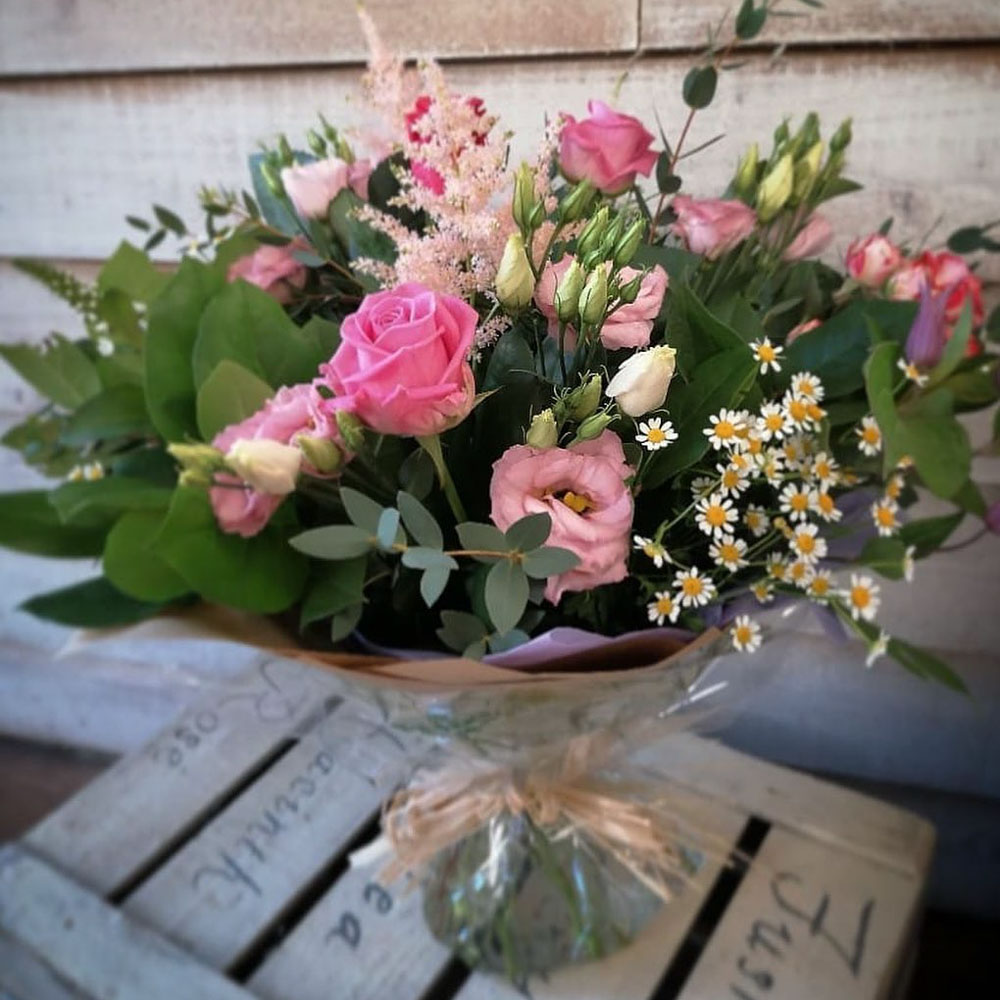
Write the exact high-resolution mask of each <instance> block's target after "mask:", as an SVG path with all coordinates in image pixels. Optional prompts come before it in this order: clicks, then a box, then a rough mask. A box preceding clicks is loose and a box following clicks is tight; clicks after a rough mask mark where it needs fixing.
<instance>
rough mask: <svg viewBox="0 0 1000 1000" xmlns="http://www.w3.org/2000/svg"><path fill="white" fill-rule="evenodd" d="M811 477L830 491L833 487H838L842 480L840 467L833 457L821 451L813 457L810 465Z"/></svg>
mask: <svg viewBox="0 0 1000 1000" xmlns="http://www.w3.org/2000/svg"><path fill="white" fill-rule="evenodd" d="M809 475H810V476H811V477H812V478H813V479H815V480H816V481H817V482H818V483H819V484H820V486H822V487H823V488H825V489H829V488H830V487H831V486H836V485H837V480H838V479H839V478H840V466H839V465H838V464H837V460H836V459H835V458H834V457H833V456H832V455H829V454H827V453H826V452H825V451H821V452H818V453H817V454H816V455H814V456H813V458H812V461H811V462H810V464H809Z"/></svg>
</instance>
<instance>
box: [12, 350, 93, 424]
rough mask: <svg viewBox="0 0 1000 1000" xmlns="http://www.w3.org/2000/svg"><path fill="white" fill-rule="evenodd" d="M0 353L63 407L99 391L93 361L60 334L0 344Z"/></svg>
mask: <svg viewBox="0 0 1000 1000" xmlns="http://www.w3.org/2000/svg"><path fill="white" fill-rule="evenodd" d="M0 357H2V358H3V359H4V360H5V361H6V362H7V364H9V365H10V366H11V368H13V369H14V370H15V371H16V372H17V373H18V375H20V376H21V378H23V379H24V380H25V381H26V382H29V383H30V384H31V385H32V386H33V387H34V388H35V389H37V390H38V391H39V392H40V393H41V394H42V395H43V396H45V397H46V398H48V399H51V400H52V402H53V403H55V404H56V406H62V407H64V408H65V409H67V410H72V409H75V408H76V407H77V406H79V405H80V404H81V403H85V402H86V401H87V400H88V399H90V398H91V396H95V395H96V394H97V393H98V392H100V391H101V379H100V376H99V375H98V374H97V369H96V368H95V367H94V363H93V362H92V361H91V360H90V358H89V357H87V355H86V354H85V353H84V351H83V350H82V349H81V348H80V347H78V346H77V345H76V344H74V343H73V342H72V341H69V340H67V339H66V338H65V337H64V336H62V335H61V334H58V333H56V334H53V335H52V338H51V339H50V340H49V341H48V342H47V343H46V344H44V345H42V346H36V345H34V344H0Z"/></svg>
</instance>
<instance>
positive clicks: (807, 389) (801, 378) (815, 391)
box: [791, 372, 826, 403]
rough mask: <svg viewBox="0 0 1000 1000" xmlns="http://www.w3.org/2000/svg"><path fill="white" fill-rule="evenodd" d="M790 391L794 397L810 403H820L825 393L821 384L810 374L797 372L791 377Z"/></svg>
mask: <svg viewBox="0 0 1000 1000" xmlns="http://www.w3.org/2000/svg"><path fill="white" fill-rule="evenodd" d="M791 389H792V393H793V394H794V395H796V396H801V397H802V398H803V399H807V400H809V402H811V403H819V402H821V401H822V399H823V396H824V395H825V393H826V390H825V389H824V388H823V383H822V382H820V380H819V379H818V378H817V377H816V376H815V375H813V373H812V372H798V373H797V374H795V375H793V376H792V383H791Z"/></svg>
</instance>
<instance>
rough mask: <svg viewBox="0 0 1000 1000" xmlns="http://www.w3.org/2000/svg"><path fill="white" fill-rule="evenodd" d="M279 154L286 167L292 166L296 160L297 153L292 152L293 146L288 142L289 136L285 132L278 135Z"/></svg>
mask: <svg viewBox="0 0 1000 1000" xmlns="http://www.w3.org/2000/svg"><path fill="white" fill-rule="evenodd" d="M278 155H279V156H280V157H281V162H282V163H283V164H284V165H285V166H286V167H290V166H291V165H292V164H293V163H294V162H295V154H294V153H293V152H292V147H291V145H290V144H289V142H288V136H286V135H285V133H284V132H282V133H281V135H280V136H278Z"/></svg>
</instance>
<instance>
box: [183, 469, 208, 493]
mask: <svg viewBox="0 0 1000 1000" xmlns="http://www.w3.org/2000/svg"><path fill="white" fill-rule="evenodd" d="M212 482H213V479H212V477H211V476H208V475H206V474H205V473H204V472H202V471H201V470H200V469H185V470H184V471H183V472H182V473H181V474H180V475H179V476H178V477H177V485H178V486H197V487H199V488H200V489H206V490H207V489H208V488H209V487H210V486H211V485H212Z"/></svg>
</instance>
